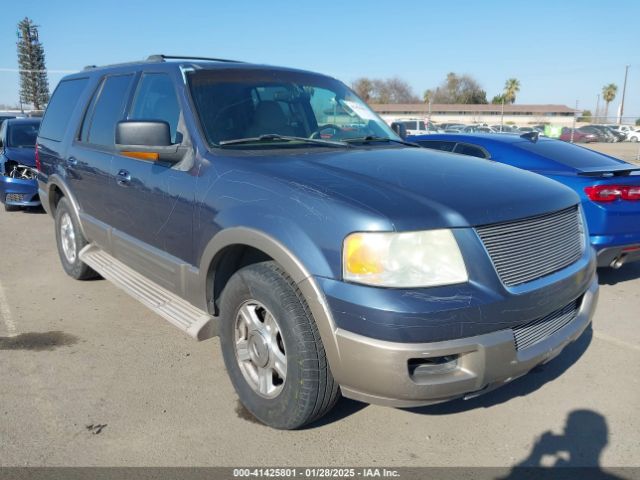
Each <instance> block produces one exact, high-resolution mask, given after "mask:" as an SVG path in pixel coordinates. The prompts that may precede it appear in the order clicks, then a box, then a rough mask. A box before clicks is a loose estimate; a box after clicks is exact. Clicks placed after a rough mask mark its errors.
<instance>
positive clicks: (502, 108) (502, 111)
mask: <svg viewBox="0 0 640 480" xmlns="http://www.w3.org/2000/svg"><path fill="white" fill-rule="evenodd" d="M500 131H501V132H504V95H502V102H500Z"/></svg>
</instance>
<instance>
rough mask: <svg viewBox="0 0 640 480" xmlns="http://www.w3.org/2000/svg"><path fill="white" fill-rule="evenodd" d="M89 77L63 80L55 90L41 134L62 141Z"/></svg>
mask: <svg viewBox="0 0 640 480" xmlns="http://www.w3.org/2000/svg"><path fill="white" fill-rule="evenodd" d="M88 81H89V79H88V78H78V79H76V80H63V81H61V82H60V84H59V85H58V88H56V91H55V92H53V97H52V98H51V101H50V102H49V105H48V106H47V111H46V112H45V115H44V119H43V120H42V126H41V127H40V136H41V137H43V138H48V139H49V140H55V141H57V142H60V141H61V140H62V139H63V137H64V133H65V131H66V130H67V125H68V124H69V120H70V118H71V114H72V113H73V109H74V108H75V106H76V103H77V102H78V99H79V98H80V95H82V92H83V91H84V89H85V87H86V86H87V83H88Z"/></svg>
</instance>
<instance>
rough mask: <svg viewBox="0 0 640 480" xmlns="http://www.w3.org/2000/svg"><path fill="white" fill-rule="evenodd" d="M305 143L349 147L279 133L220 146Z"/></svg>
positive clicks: (238, 140)
mask: <svg viewBox="0 0 640 480" xmlns="http://www.w3.org/2000/svg"><path fill="white" fill-rule="evenodd" d="M283 141H284V142H304V143H315V144H317V145H323V146H325V147H349V146H350V145H349V144H348V143H346V142H342V141H336V140H324V139H321V138H306V137H293V136H289V135H278V134H277V133H267V134H265V135H260V136H259V137H251V138H235V139H233V140H223V141H222V142H220V143H219V144H218V145H219V146H221V147H225V146H227V145H241V144H244V143H258V142H283Z"/></svg>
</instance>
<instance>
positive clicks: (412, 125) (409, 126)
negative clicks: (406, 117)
mask: <svg viewBox="0 0 640 480" xmlns="http://www.w3.org/2000/svg"><path fill="white" fill-rule="evenodd" d="M402 123H404V126H405V127H407V130H417V129H418V128H417V127H418V125H417V124H416V122H411V121H409V122H402Z"/></svg>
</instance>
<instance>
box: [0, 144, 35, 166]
mask: <svg viewBox="0 0 640 480" xmlns="http://www.w3.org/2000/svg"><path fill="white" fill-rule="evenodd" d="M4 155H5V156H6V157H7V158H8V159H9V160H13V161H14V162H18V163H19V164H21V165H25V166H27V167H35V166H36V149H35V148H5V150H4Z"/></svg>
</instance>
